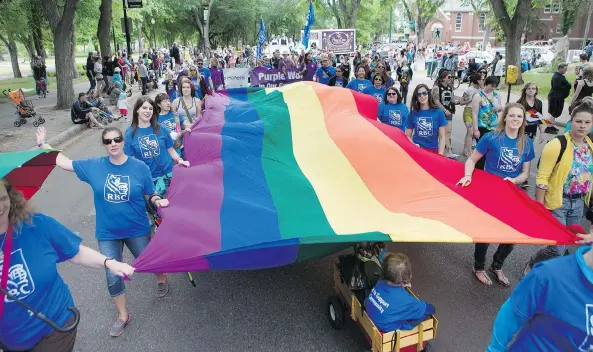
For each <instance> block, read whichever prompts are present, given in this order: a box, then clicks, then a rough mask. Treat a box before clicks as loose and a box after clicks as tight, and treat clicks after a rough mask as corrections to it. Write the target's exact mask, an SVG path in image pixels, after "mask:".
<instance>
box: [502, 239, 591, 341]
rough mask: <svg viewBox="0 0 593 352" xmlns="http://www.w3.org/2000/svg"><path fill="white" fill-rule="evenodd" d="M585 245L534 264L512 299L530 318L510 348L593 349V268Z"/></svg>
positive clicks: (513, 304) (517, 310)
mask: <svg viewBox="0 0 593 352" xmlns="http://www.w3.org/2000/svg"><path fill="white" fill-rule="evenodd" d="M590 250H591V247H590V246H589V247H581V248H579V249H578V250H577V251H576V253H575V254H574V255H570V256H564V257H560V258H555V259H552V260H549V261H546V262H543V263H539V264H537V265H535V266H534V268H533V270H532V271H531V272H529V274H528V275H527V276H526V277H524V278H523V279H521V281H520V282H519V285H518V286H517V288H515V290H514V291H513V293H512V294H511V296H510V298H509V300H510V302H511V303H512V306H513V307H514V309H515V313H516V314H517V315H519V316H521V317H523V318H524V319H526V320H527V322H526V324H525V325H524V326H523V328H522V329H521V330H520V331H519V333H518V336H517V338H516V340H515V342H514V343H513V344H512V346H511V348H510V349H509V350H510V351H549V352H566V351H579V352H581V351H582V352H588V351H593V269H591V267H589V266H588V265H587V263H585V260H584V258H583V254H584V253H586V252H587V251H590Z"/></svg>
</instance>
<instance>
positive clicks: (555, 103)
mask: <svg viewBox="0 0 593 352" xmlns="http://www.w3.org/2000/svg"><path fill="white" fill-rule="evenodd" d="M563 110H564V99H562V98H551V97H549V96H548V113H549V114H550V115H552V116H553V117H560V115H562V111H563Z"/></svg>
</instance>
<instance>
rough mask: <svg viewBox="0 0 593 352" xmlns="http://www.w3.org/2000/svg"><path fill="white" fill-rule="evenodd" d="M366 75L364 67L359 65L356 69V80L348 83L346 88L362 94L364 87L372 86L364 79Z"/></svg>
mask: <svg viewBox="0 0 593 352" xmlns="http://www.w3.org/2000/svg"><path fill="white" fill-rule="evenodd" d="M366 74H367V71H366V69H365V68H364V65H359V66H358V67H357V68H356V78H355V79H353V80H352V81H350V82H348V85H347V86H346V88H348V89H352V90H355V91H357V92H360V93H362V92H363V91H364V89H365V88H366V87H370V86H371V85H372V83H371V81H369V80H368V79H365V76H366Z"/></svg>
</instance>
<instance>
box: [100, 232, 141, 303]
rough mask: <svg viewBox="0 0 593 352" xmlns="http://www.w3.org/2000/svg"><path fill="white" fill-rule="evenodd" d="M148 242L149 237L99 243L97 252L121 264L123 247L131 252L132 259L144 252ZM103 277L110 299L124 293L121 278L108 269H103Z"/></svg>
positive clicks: (124, 289)
mask: <svg viewBox="0 0 593 352" xmlns="http://www.w3.org/2000/svg"><path fill="white" fill-rule="evenodd" d="M149 242H150V235H146V236H140V237H131V238H123V239H120V240H109V241H99V252H101V254H103V255H104V256H107V257H111V258H113V259H115V260H117V261H118V262H121V261H122V254H123V251H124V245H125V246H126V247H128V249H129V250H130V252H132V255H133V256H134V258H137V257H138V256H139V255H140V253H142V251H144V248H146V246H148V243H149ZM105 275H106V276H107V290H108V291H109V295H111V297H117V296H119V295H121V294H122V293H124V292H125V291H126V287H125V285H124V280H123V278H121V277H120V276H117V275H115V274H113V273H112V272H111V270H109V269H105Z"/></svg>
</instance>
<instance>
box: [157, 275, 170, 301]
mask: <svg viewBox="0 0 593 352" xmlns="http://www.w3.org/2000/svg"><path fill="white" fill-rule="evenodd" d="M167 293H169V280H168V279H167V280H165V282H163V283H160V282H157V284H156V296H157V297H159V298H163V297H165V296H166V295H167Z"/></svg>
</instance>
